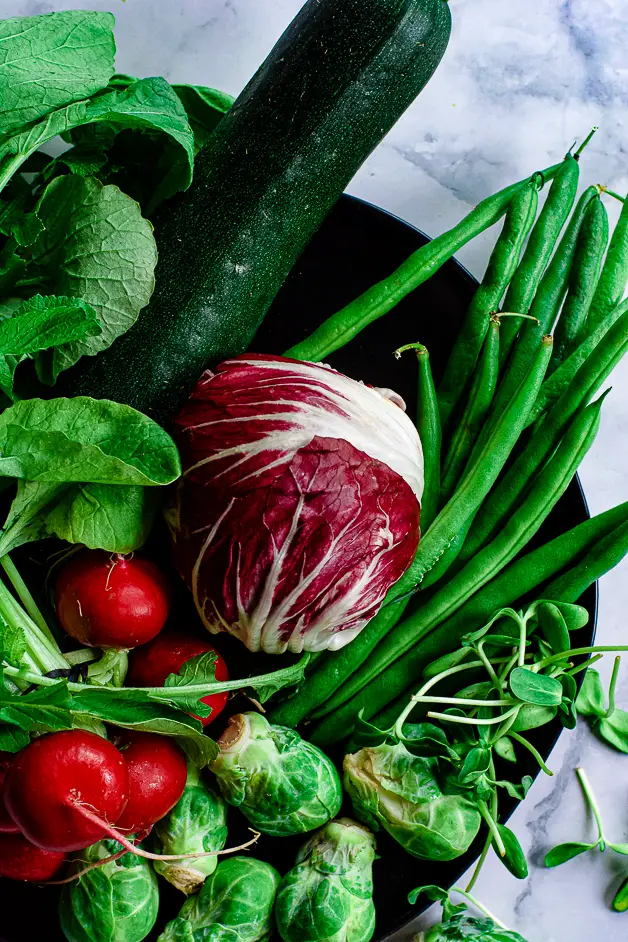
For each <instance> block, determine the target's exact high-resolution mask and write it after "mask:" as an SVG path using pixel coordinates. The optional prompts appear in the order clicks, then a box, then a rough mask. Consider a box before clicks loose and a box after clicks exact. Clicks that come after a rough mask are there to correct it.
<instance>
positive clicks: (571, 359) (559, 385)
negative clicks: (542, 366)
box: [527, 299, 628, 425]
mask: <svg viewBox="0 0 628 942" xmlns="http://www.w3.org/2000/svg"><path fill="white" fill-rule="evenodd" d="M626 311H628V299H627V300H626V301H622V303H621V304H618V305H617V307H616V308H615V310H614V311H612V312H611V313H610V314H608V315H607V316H606V317H605V318H604V320H603V321H602V323H601V324H600V325H599V326H598V327H597V328H596V329H595V330H594V331H593V332H592V333H590V334H588V335H587V336H585V337H583V339H582V341H581V343H580V344H579V345H578V346H577V347H576V348H575V350H574V351H573V352H572V353H571V354H570V355H569V356H568V357H567V359H566V360H564V361H563V363H561V365H560V366H559V367H558V369H557V370H556V371H555V372H554V373H552V375H551V376H548V377H547V379H546V380H545V382H544V383H543V385H542V386H541V390H540V392H539V394H538V396H537V399H536V402H535V403H534V406H533V408H532V411H531V412H530V415H529V417H528V422H527V424H528V425H532V424H533V423H534V422H536V420H537V419H538V418H539V417H540V416H541V415H543V413H544V412H547V410H548V409H549V408H550V407H551V406H553V405H554V403H555V402H556V401H557V400H558V399H559V398H560V396H561V394H562V393H563V392H564V391H565V389H567V387H568V386H569V384H570V382H571V381H572V379H573V378H574V376H575V375H576V373H577V372H578V370H579V369H580V367H581V366H582V364H583V363H584V361H585V360H586V359H587V358H588V357H589V356H590V355H591V354H592V353H593V351H594V350H595V349H596V347H597V345H598V344H599V343H600V341H601V340H602V338H603V337H604V335H605V334H607V333H608V331H609V330H610V328H611V327H612V326H613V324H614V323H615V322H616V321H618V320H619V318H620V317H621V316H622V314H625V312H626Z"/></svg>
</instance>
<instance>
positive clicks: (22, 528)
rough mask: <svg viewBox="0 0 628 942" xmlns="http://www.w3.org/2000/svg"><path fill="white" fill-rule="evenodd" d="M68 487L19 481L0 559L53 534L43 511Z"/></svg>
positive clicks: (0, 544) (2, 536)
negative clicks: (49, 530)
mask: <svg viewBox="0 0 628 942" xmlns="http://www.w3.org/2000/svg"><path fill="white" fill-rule="evenodd" d="M69 486H71V485H67V484H38V483H37V482H35V481H18V482H17V493H16V495H15V497H14V498H13V503H12V504H11V506H10V508H9V513H8V516H7V519H6V520H5V523H4V527H3V529H2V533H1V534H0V556H3V555H4V554H5V553H10V552H11V550H14V549H16V547H18V546H22V545H23V544H24V543H32V542H34V541H35V540H43V539H44V538H45V537H46V536H49V535H50V534H49V532H48V528H47V526H46V519H45V515H44V514H43V511H44V510H45V509H47V508H48V507H50V506H51V505H52V504H53V502H54V501H55V500H57V499H60V497H61V495H62V494H63V492H64V491H65V489H66V488H67V487H69Z"/></svg>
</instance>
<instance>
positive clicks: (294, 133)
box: [61, 0, 451, 425]
mask: <svg viewBox="0 0 628 942" xmlns="http://www.w3.org/2000/svg"><path fill="white" fill-rule="evenodd" d="M450 28H451V17H450V12H449V7H448V6H447V3H446V2H445V0H309V2H307V3H306V4H305V6H304V7H303V9H302V10H301V11H300V13H299V14H298V15H297V16H296V18H295V19H294V20H293V22H292V23H291V24H290V26H289V27H288V29H287V30H286V31H285V33H284V34H283V36H282V37H281V38H280V40H279V41H278V43H277V45H276V46H275V48H274V49H273V50H272V52H271V53H270V55H269V56H268V58H267V59H266V61H265V62H264V63H263V65H262V66H261V68H260V69H259V71H258V72H257V73H256V75H255V76H254V77H253V78H252V79H251V81H250V82H249V84H248V85H247V86H246V88H245V89H244V91H243V92H242V94H241V95H240V96H239V98H238V99H237V100H236V101H235V103H234V105H233V107H232V109H231V111H229V112H228V113H227V114H226V115H225V117H224V118H223V119H222V120H221V121H220V124H219V125H218V127H217V128H216V130H215V132H214V134H213V136H212V138H211V139H210V141H209V142H208V144H207V145H206V146H205V147H204V148H203V150H202V151H201V152H200V154H199V155H198V157H197V159H196V167H195V171H194V181H193V183H192V185H191V186H190V188H189V189H188V190H187V192H186V193H184V194H182V195H180V196H178V197H176V198H175V199H172V200H170V201H169V203H168V204H166V205H165V207H163V209H162V210H160V213H159V215H158V217H157V218H156V219H155V231H156V237H157V243H158V248H159V262H158V267H157V273H156V289H155V292H154V294H153V297H152V299H151V301H150V303H149V304H148V306H147V307H146V308H144V310H143V311H142V312H141V313H140V316H139V318H138V320H137V322H136V324H135V325H134V326H133V327H132V328H131V330H129V331H128V333H127V334H125V335H124V336H123V337H120V338H119V339H118V340H116V341H115V343H114V344H113V346H112V347H111V348H110V349H109V350H107V351H105V352H104V353H101V354H99V355H98V356H97V357H85V358H84V359H83V360H82V361H81V362H80V363H79V364H78V365H77V366H76V367H74V368H73V369H72V370H71V371H70V372H69V373H68V374H67V377H66V379H65V381H64V383H63V387H62V390H61V391H62V392H63V393H64V394H66V395H77V394H82V395H91V396H95V397H98V398H107V399H114V400H117V401H118V402H124V403H127V404H129V405H131V406H134V407H135V408H137V409H139V410H141V411H142V412H145V413H147V414H148V415H151V416H152V417H153V418H155V419H157V421H159V422H161V423H162V424H165V425H168V423H169V421H170V419H171V418H172V416H173V415H174V413H175V412H176V409H177V407H178V406H179V405H180V404H181V402H182V401H183V400H184V399H185V397H186V396H187V394H188V393H189V391H190V389H191V387H192V386H193V385H194V383H195V382H196V380H197V379H198V377H199V376H200V374H201V373H202V371H203V369H205V368H206V367H207V366H208V365H211V364H212V363H216V362H218V361H219V360H221V359H223V358H225V357H229V356H233V355H235V354H238V353H242V352H243V351H244V350H246V349H247V348H248V347H249V344H250V343H251V340H252V339H253V337H254V335H255V331H256V329H257V328H258V326H259V325H260V323H261V321H262V319H263V317H264V314H265V313H266V311H267V310H268V307H269V306H270V304H271V302H272V300H273V298H274V297H275V295H276V294H277V292H278V290H279V288H280V287H281V285H282V284H283V282H284V280H285V278H286V277H287V275H288V273H289V272H290V270H291V268H292V267H293V265H294V263H295V261H296V260H297V258H298V257H299V255H300V253H301V252H302V250H303V249H304V248H305V246H306V245H307V243H308V242H309V240H310V238H311V237H312V235H313V234H314V232H315V231H316V230H317V229H318V227H319V225H320V224H321V222H322V221H323V219H324V218H325V216H326V215H327V213H328V212H329V210H330V209H331V207H332V206H333V204H334V203H335V202H336V200H337V199H338V197H339V196H340V195H341V193H342V192H343V190H344V189H345V188H346V186H347V184H348V183H349V181H350V180H351V178H352V177H353V176H354V174H355V173H356V171H357V170H358V168H359V167H360V166H361V164H362V163H363V162H364V160H365V159H366V158H367V157H368V155H369V154H370V153H371V151H372V150H373V149H374V148H375V147H376V145H377V144H378V143H379V141H381V139H382V138H383V137H384V135H385V134H386V133H387V132H388V131H389V129H390V128H391V127H392V126H393V124H394V123H395V122H396V121H397V119H398V118H399V117H400V115H401V114H402V113H403V112H404V111H405V109H406V108H407V107H408V106H409V105H410V104H411V102H412V101H413V100H414V98H415V97H416V96H417V95H418V94H419V92H420V91H421V89H422V88H423V87H424V86H425V84H426V83H427V82H428V80H429V79H430V77H431V76H432V74H433V72H434V70H435V69H436V67H437V65H438V63H439V62H440V60H441V58H442V56H443V53H444V52H445V49H446V46H447V42H448V39H449V34H450ZM298 313H299V312H298V311H295V317H298ZM278 352H279V351H278Z"/></svg>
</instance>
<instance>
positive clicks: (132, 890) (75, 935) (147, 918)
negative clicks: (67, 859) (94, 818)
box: [59, 840, 159, 942]
mask: <svg viewBox="0 0 628 942" xmlns="http://www.w3.org/2000/svg"><path fill="white" fill-rule="evenodd" d="M119 849H120V845H119V844H118V843H117V841H111V840H105V841H99V842H98V843H97V844H92V846H91V847H88V848H86V849H85V850H82V851H79V852H78V853H77V854H75V855H74V858H73V859H74V865H75V866H76V868H77V869H78V870H82V869H83V868H84V867H85V866H86V865H89V864H91V863H95V862H97V861H99V860H102V859H103V858H104V857H108V856H110V855H111V854H115V853H116V851H118V850H119ZM158 908H159V890H158V887H157V877H156V876H155V873H154V872H153V869H152V867H151V866H150V864H149V862H148V861H147V860H144V859H142V858H141V857H136V856H135V855H134V854H124V855H123V856H122V857H120V858H118V860H114V861H110V862H109V863H107V864H104V865H103V866H101V867H98V868H96V869H94V870H90V871H89V873H86V874H84V875H83V876H82V877H81V879H80V880H77V881H75V882H74V883H70V884H67V885H66V886H65V887H64V888H63V891H62V894H61V900H60V904H59V917H60V920H61V928H62V929H63V932H64V934H65V936H66V938H67V939H68V942H118V940H120V942H142V940H143V939H145V938H146V936H147V935H148V933H149V932H150V931H151V929H152V928H153V926H154V924H155V921H156V919H157V911H158Z"/></svg>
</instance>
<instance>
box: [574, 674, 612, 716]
mask: <svg viewBox="0 0 628 942" xmlns="http://www.w3.org/2000/svg"><path fill="white" fill-rule="evenodd" d="M576 710H577V711H578V713H579V714H580V715H581V716H605V715H606V697H605V695H604V687H603V686H602V681H601V679H600V675H599V674H598V672H597V671H595V670H593V668H592V667H589V668H588V669H587V672H586V674H585V675H584V680H583V681H582V687H581V688H580V693H579V694H578V697H577V699H576Z"/></svg>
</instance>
